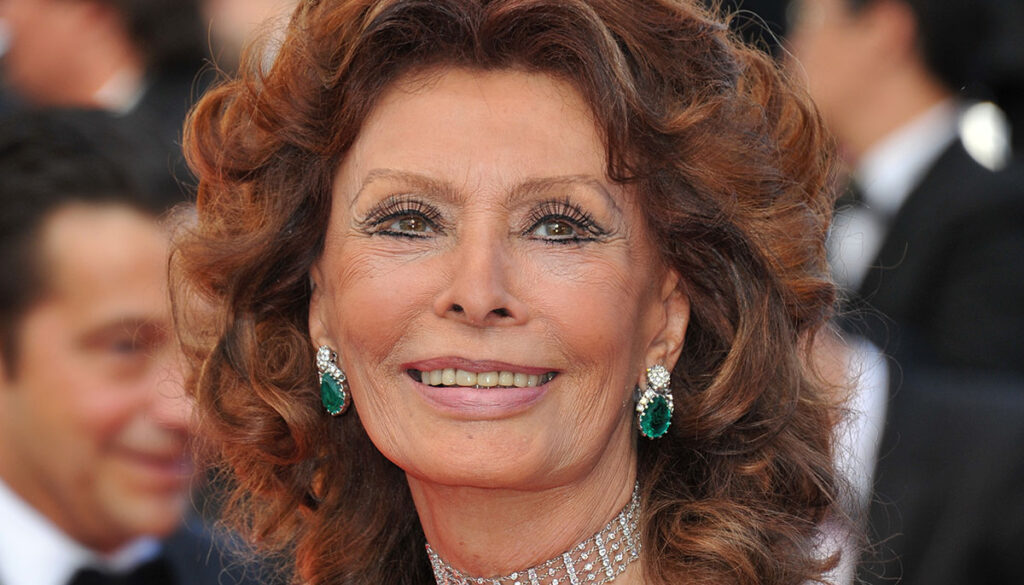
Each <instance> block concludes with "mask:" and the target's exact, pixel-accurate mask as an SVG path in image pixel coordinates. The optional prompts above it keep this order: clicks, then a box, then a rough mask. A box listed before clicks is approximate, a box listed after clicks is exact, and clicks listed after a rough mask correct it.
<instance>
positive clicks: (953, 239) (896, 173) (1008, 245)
mask: <svg viewBox="0 0 1024 585" xmlns="http://www.w3.org/2000/svg"><path fill="white" fill-rule="evenodd" d="M991 6H992V4H991V2H990V1H988V0H987V1H983V2H976V1H972V0H946V1H943V2H934V1H931V0H804V1H802V2H800V3H799V4H798V7H799V9H798V11H797V14H798V18H797V22H796V24H795V27H794V28H793V29H792V30H791V31H790V36H789V40H790V43H791V47H792V51H793V55H794V57H795V58H796V61H797V67H798V69H797V71H798V74H805V75H806V78H807V80H808V84H809V89H810V92H811V95H812V97H813V98H814V100H815V102H816V103H817V104H818V106H819V108H820V109H821V111H822V114H823V115H824V117H825V120H826V122H827V123H828V125H829V127H830V128H831V130H832V131H833V132H834V133H835V135H836V137H837V138H838V140H839V144H840V147H841V149H842V152H843V155H844V156H845V158H846V159H847V161H848V162H849V163H850V165H851V170H852V173H851V176H852V182H853V184H854V188H853V189H852V193H853V195H854V196H853V197H851V198H850V200H848V201H846V202H844V203H843V204H841V206H840V208H839V210H838V213H837V216H836V221H835V226H834V228H833V234H832V235H833V241H832V244H833V246H832V250H831V252H832V260H833V263H834V270H835V271H836V277H837V280H838V281H839V282H840V284H842V285H844V287H845V288H846V290H847V291H849V292H850V293H851V301H852V302H851V305H850V306H851V308H854V309H862V308H865V307H869V308H870V309H871V310H873V311H875V310H876V311H878V312H879V313H881V314H882V315H884V321H878V322H876V321H877V320H870V319H869V320H868V321H867V322H865V324H864V325H865V326H866V328H867V331H866V333H867V335H868V337H870V338H871V340H872V341H873V342H875V343H876V344H877V345H879V346H880V347H882V348H883V349H884V350H886V351H888V352H890V353H892V354H894V355H896V356H897V357H898V358H901V359H904V360H909V361H915V362H921V363H927V364H929V365H937V366H943V367H970V368H980V369H998V370H1008V371H1016V372H1024V344H1022V343H1020V342H1019V332H1020V331H1021V329H1022V328H1024V303H1021V302H1020V299H1021V298H1024V278H1022V277H1021V275H1022V274H1024V182H1022V173H1021V169H1020V167H1017V166H1015V165H1013V164H1009V163H1010V159H1009V142H1008V141H1007V140H1006V136H1005V134H1002V135H1001V132H1003V131H1005V127H1001V126H1000V125H999V124H998V120H989V121H988V123H986V122H981V123H980V124H978V123H973V124H972V122H973V121H974V120H975V118H972V117H971V116H973V115H974V114H978V113H979V110H978V109H977V108H970V109H968V105H969V104H967V103H966V102H965V101H964V100H962V99H961V97H960V95H961V92H960V90H961V88H965V87H969V86H972V85H973V84H974V80H975V79H977V77H978V76H979V75H981V74H982V73H983V71H982V69H983V68H982V67H981V66H980V65H979V63H980V60H981V57H982V56H983V55H984V54H985V53H984V43H985V41H986V40H987V39H989V36H990V35H989V31H990V29H991V25H992V18H993V13H992V12H991V11H990V10H987V8H991ZM985 111H986V110H985V108H982V109H981V110H980V112H981V114H982V118H984V117H985V116H984V112H985ZM967 112H973V114H967ZM1004 167H1005V168H1004ZM999 169H1003V170H1002V171H1001V172H996V170H999Z"/></svg>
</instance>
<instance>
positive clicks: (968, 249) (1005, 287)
mask: <svg viewBox="0 0 1024 585" xmlns="http://www.w3.org/2000/svg"><path fill="white" fill-rule="evenodd" d="M1018 164H1019V163H1018ZM851 309H852V313H851V314H852V318H849V317H848V318H847V322H846V323H844V327H845V328H847V329H853V330H854V331H856V332H860V333H865V334H866V335H867V336H868V337H869V338H870V339H871V340H872V341H873V342H875V343H876V344H877V345H878V346H879V347H882V348H883V349H884V350H885V351H886V352H887V353H888V354H890V355H891V356H893V357H894V358H895V360H896V364H895V365H894V367H893V368H892V372H893V377H892V380H891V381H890V388H891V389H892V392H891V395H890V401H889V411H888V414H887V421H886V426H885V432H884V436H883V442H882V447H881V449H880V453H879V461H878V464H877V466H876V470H875V479H876V489H875V501H874V502H873V504H872V508H871V510H870V514H869V527H868V532H869V538H870V539H871V542H872V543H873V544H874V546H875V547H876V549H875V550H873V551H871V552H870V553H869V554H867V555H866V557H865V561H864V564H863V565H862V567H861V571H860V575H859V576H860V578H861V579H862V580H863V582H864V583H868V584H882V583H888V584H890V585H891V584H892V583H895V582H897V580H898V579H900V580H899V582H900V583H902V584H903V585H945V584H949V585H953V584H957V585H981V584H985V585H988V584H996V583H1013V582H1022V580H1024V552H1022V551H1024V382H1021V379H1020V378H1019V376H1021V375H1022V374H1024V340H1022V334H1024V171H1022V168H1021V167H1020V166H1011V167H1010V168H1009V169H1008V170H1006V171H1004V172H1000V173H993V172H990V171H988V170H986V169H985V168H983V167H982V166H980V165H979V164H977V163H976V162H975V161H974V160H973V159H972V158H971V157H970V156H969V155H968V154H967V152H966V151H965V150H964V148H963V146H962V145H961V144H960V143H959V142H956V143H954V144H953V145H952V146H950V147H949V148H948V149H947V150H946V151H945V152H944V153H943V154H942V155H941V156H940V157H939V159H938V160H937V161H936V163H935V164H934V165H933V166H932V168H931V169H930V170H929V171H928V172H927V174H926V175H925V177H924V178H923V180H922V181H921V182H920V184H919V185H918V186H917V187H916V188H915V189H914V191H913V192H912V193H911V194H910V196H909V197H908V198H907V200H906V202H905V203H904V205H903V207H902V208H901V209H900V210H899V212H898V213H897V215H896V217H895V218H894V220H893V222H892V224H891V225H890V228H889V232H888V233H887V235H886V238H885V240H884V241H883V244H882V248H881V250H880V252H879V254H878V257H877V259H876V260H875V262H874V263H873V265H872V267H871V269H870V270H869V271H868V273H867V275H866V277H865V279H864V282H863V284H862V286H861V288H860V290H859V291H858V293H857V294H856V295H855V296H854V304H853V306H852V307H851ZM854 319H855V320H856V321H853V320H854Z"/></svg>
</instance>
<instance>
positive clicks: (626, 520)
mask: <svg viewBox="0 0 1024 585" xmlns="http://www.w3.org/2000/svg"><path fill="white" fill-rule="evenodd" d="M639 521H640V484H639V483H637V484H634V485H633V496H632V497H631V498H630V500H629V503H628V504H626V507H625V508H623V509H622V511H620V512H619V514H618V515H617V516H615V517H614V518H612V519H611V521H610V522H608V524H605V526H604V528H602V529H601V530H600V531H599V532H598V533H597V534H595V535H593V536H591V537H590V538H588V539H587V540H584V541H583V542H581V543H579V544H577V545H576V546H574V547H572V548H571V549H569V550H568V551H566V552H564V553H562V554H560V555H558V556H557V557H554V558H551V559H548V560H546V561H544V562H543V563H541V564H539V565H536V566H534V567H530V568H529V569H526V570H525V571H516V572H515V573H510V574H508V575H503V576H500V577H471V576H469V575H467V574H465V573H463V572H462V571H460V570H458V569H456V568H455V567H452V566H451V565H449V564H448V563H447V562H445V560H444V559H442V558H441V557H440V556H438V554H437V553H436V552H434V549H432V548H430V545H429V544H427V555H429V556H430V564H431V566H432V567H433V568H434V579H435V580H436V581H437V585H600V584H601V583H609V582H611V581H613V580H615V578H616V577H618V576H619V575H620V574H621V573H622V572H623V571H625V570H626V567H627V566H628V565H629V564H630V563H631V562H633V561H635V560H636V559H638V558H640V535H639V534H637V526H638V524H639Z"/></svg>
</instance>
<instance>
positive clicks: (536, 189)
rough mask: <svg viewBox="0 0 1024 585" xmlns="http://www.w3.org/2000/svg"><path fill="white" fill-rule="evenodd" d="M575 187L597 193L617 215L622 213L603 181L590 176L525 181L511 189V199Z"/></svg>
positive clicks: (566, 176) (555, 177) (563, 176)
mask: <svg viewBox="0 0 1024 585" xmlns="http://www.w3.org/2000/svg"><path fill="white" fill-rule="evenodd" d="M576 186H582V187H584V188H586V189H588V190H590V191H594V192H595V193H598V194H599V195H601V196H602V197H604V198H605V200H607V202H608V205H609V206H611V208H612V209H614V210H615V211H616V212H618V213H622V209H621V207H620V206H619V202H618V201H616V200H615V198H614V197H612V194H611V192H610V191H609V190H608V187H607V186H606V185H605V184H604V182H603V181H601V180H600V179H598V178H597V177H594V176H592V175H559V176H554V177H540V178H536V179H527V180H525V181H523V182H521V183H519V184H518V185H516V186H515V188H513V190H512V196H513V198H519V197H522V196H525V195H530V194H535V193H543V192H545V191H549V190H552V189H556V188H563V189H564V188H565V187H576Z"/></svg>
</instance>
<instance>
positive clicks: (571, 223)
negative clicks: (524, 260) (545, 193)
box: [524, 198, 608, 243]
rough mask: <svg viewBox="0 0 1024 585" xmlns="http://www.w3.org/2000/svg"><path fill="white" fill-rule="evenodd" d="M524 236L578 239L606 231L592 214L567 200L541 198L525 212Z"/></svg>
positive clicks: (581, 239) (557, 239)
mask: <svg viewBox="0 0 1024 585" xmlns="http://www.w3.org/2000/svg"><path fill="white" fill-rule="evenodd" d="M527 223H528V224H529V226H530V227H528V228H527V229H526V230H525V232H524V235H532V236H534V237H537V238H539V239H542V240H544V241H549V242H556V243H557V242H563V243H564V242H582V241H589V240H594V239H598V238H600V237H602V236H605V235H607V234H608V232H607V231H606V230H605V229H604V228H602V227H601V226H600V225H598V223H597V221H596V220H595V219H594V216H593V215H592V214H591V213H589V212H588V211H586V210H584V209H583V208H582V207H580V206H579V205H577V204H576V203H574V202H573V201H571V200H569V199H568V198H565V199H554V200H551V199H549V200H546V201H542V202H541V203H540V204H539V205H537V206H536V207H534V208H533V209H532V210H531V211H530V214H529V215H528V220H527Z"/></svg>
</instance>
